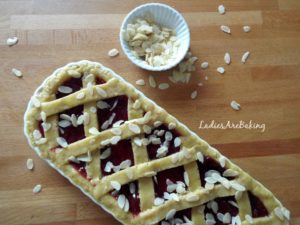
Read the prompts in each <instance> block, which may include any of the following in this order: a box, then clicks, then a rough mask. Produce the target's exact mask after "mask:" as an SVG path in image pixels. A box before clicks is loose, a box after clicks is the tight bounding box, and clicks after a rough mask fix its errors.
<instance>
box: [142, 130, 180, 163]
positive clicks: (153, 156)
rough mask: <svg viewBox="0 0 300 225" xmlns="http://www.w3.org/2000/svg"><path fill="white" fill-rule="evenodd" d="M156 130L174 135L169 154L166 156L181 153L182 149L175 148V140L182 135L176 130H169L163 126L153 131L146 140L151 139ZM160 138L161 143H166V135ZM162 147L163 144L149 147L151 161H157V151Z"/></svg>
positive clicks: (169, 145) (169, 146)
mask: <svg viewBox="0 0 300 225" xmlns="http://www.w3.org/2000/svg"><path fill="white" fill-rule="evenodd" d="M155 130H157V131H160V130H164V131H165V132H166V131H169V132H171V133H172V136H173V138H172V140H171V141H170V142H169V144H168V153H167V154H166V156H168V155H171V154H174V153H176V152H179V150H180V147H176V148H175V146H174V139H175V138H176V137H179V136H180V134H179V133H178V132H177V131H176V130H169V129H168V127H167V126H166V125H164V124H163V125H161V126H159V127H157V128H155V129H153V130H152V132H151V133H150V134H148V135H146V138H149V137H150V136H151V135H153V134H154V132H155ZM159 138H160V139H161V143H164V142H165V141H166V139H165V134H164V135H162V136H160V137H159ZM160 145H161V144H152V143H151V144H149V145H147V151H148V157H149V159H150V160H154V159H157V157H156V153H157V150H158V148H159V147H160Z"/></svg>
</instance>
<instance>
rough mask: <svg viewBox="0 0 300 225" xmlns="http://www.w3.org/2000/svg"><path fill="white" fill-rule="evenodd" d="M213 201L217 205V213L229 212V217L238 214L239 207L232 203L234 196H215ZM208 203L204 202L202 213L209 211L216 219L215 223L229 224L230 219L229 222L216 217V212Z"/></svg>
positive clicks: (217, 224) (218, 224)
mask: <svg viewBox="0 0 300 225" xmlns="http://www.w3.org/2000/svg"><path fill="white" fill-rule="evenodd" d="M214 201H215V202H216V203H217V205H218V210H217V213H222V214H223V215H224V214H226V213H229V214H230V215H231V217H233V216H236V215H238V213H239V209H238V208H237V207H236V206H234V203H236V201H235V198H234V197H233V196H229V197H223V198H216V199H214ZM208 205H209V204H208V203H206V204H205V209H204V215H206V214H208V213H210V214H212V215H213V216H214V219H215V221H216V223H215V225H224V224H231V221H230V222H229V223H223V222H221V221H220V220H219V219H218V218H217V213H215V212H214V211H213V209H212V207H209V206H208Z"/></svg>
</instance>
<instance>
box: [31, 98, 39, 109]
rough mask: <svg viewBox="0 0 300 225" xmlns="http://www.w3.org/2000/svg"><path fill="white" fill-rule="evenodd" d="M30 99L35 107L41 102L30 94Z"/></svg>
mask: <svg viewBox="0 0 300 225" xmlns="http://www.w3.org/2000/svg"><path fill="white" fill-rule="evenodd" d="M31 101H32V104H33V106H34V107H36V108H39V107H41V102H40V100H38V99H37V97H36V96H32V98H31Z"/></svg>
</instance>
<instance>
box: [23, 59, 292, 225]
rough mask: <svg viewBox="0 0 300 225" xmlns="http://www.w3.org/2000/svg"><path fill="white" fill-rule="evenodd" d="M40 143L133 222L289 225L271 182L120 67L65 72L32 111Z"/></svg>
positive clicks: (47, 155)
mask: <svg viewBox="0 0 300 225" xmlns="http://www.w3.org/2000/svg"><path fill="white" fill-rule="evenodd" d="M25 134H26V136H27V137H28V140H29V143H30V145H31V146H32V147H33V148H34V149H35V150H36V152H37V153H38V154H39V155H40V156H41V157H42V158H44V159H45V160H46V161H47V162H48V163H49V164H50V165H51V166H52V167H53V168H55V169H57V170H58V171H59V172H60V173H61V174H62V175H63V176H65V177H67V178H68V179H69V180H70V181H71V182H72V183H73V184H74V185H76V186H77V187H79V188H80V189H81V190H82V191H83V192H84V193H85V194H86V195H87V196H89V197H90V198H91V199H92V200H93V201H94V202H96V203H97V204H99V205H100V206H102V207H103V208H104V209H106V210H107V211H108V212H110V213H111V214H113V216H114V217H115V218H116V219H118V220H119V221H121V222H122V223H123V224H141V225H142V224H156V223H160V224H162V225H171V224H185V225H192V224H194V225H203V224H206V225H214V224H233V225H235V224H266V225H271V224H272V225H282V224H287V222H288V220H289V216H290V215H289V211H288V210H287V209H286V208H284V207H283V206H282V205H281V203H280V202H279V201H278V200H277V199H276V198H275V197H274V195H273V194H272V193H271V192H270V191H268V190H267V189H266V188H265V187H264V186H263V185H262V184H260V183H259V182H257V181H256V180H254V179H253V178H252V177H250V176H249V175H248V174H247V173H246V172H244V171H243V170H241V169H240V168H239V167H237V166H236V165H234V164H233V163H232V162H231V161H229V160H228V159H227V158H226V157H224V156H222V155H221V154H220V153H219V152H218V151H217V150H216V149H214V148H212V147H211V146H209V145H208V144H207V143H206V142H205V141H203V140H202V139H201V138H199V137H198V136H197V135H196V134H194V133H193V132H192V131H190V130H189V129H188V128H187V127H186V126H184V125H183V124H181V123H180V122H179V121H178V120H176V118H174V117H173V116H171V115H170V114H168V113H167V112H166V111H165V110H164V109H162V108H160V107H159V106H158V105H156V104H155V103H154V102H153V101H151V100H150V99H148V98H147V97H145V96H144V95H143V94H142V93H141V92H139V91H138V90H137V89H135V88H134V87H133V86H132V85H130V84H129V83H127V82H126V81H124V80H123V79H122V78H121V77H120V76H118V75H116V74H115V73H114V72H113V71H111V70H109V69H107V68H105V67H103V66H102V65H100V64H98V63H94V62H89V61H80V62H77V63H71V64H68V65H66V66H65V67H63V68H60V69H58V70H56V71H55V72H54V73H53V74H52V75H51V76H50V77H49V78H47V80H46V81H45V82H44V83H43V84H42V86H41V87H40V88H39V89H38V90H37V91H36V92H35V94H34V95H33V97H32V98H31V101H30V102H29V105H28V109H27V111H26V113H25Z"/></svg>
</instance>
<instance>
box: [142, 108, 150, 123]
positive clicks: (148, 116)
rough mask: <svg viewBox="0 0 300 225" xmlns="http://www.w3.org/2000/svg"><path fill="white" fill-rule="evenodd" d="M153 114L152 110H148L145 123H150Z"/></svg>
mask: <svg viewBox="0 0 300 225" xmlns="http://www.w3.org/2000/svg"><path fill="white" fill-rule="evenodd" d="M151 115H152V112H151V111H148V112H146V114H145V115H144V117H143V119H144V122H145V123H148V122H149V121H150V119H151Z"/></svg>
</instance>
